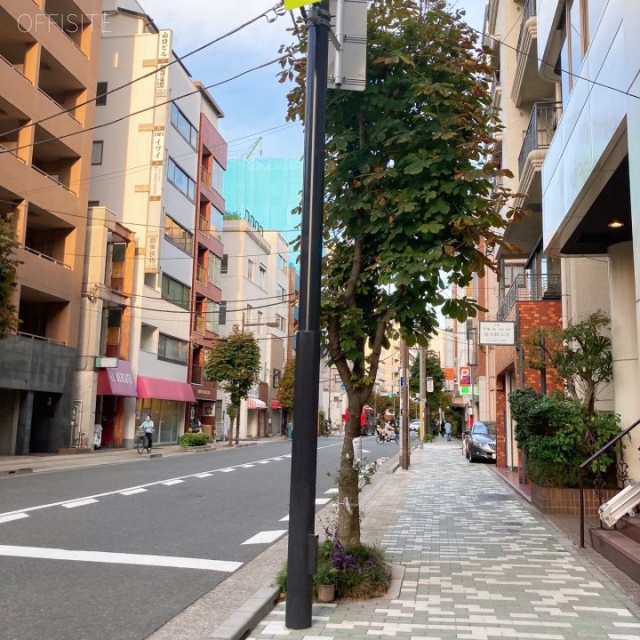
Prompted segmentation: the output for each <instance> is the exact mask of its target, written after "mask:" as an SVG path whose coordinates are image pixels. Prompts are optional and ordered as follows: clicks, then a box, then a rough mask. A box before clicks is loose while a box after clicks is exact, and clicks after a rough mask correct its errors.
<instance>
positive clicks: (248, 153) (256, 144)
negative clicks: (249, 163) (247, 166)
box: [244, 136, 262, 160]
mask: <svg viewBox="0 0 640 640" xmlns="http://www.w3.org/2000/svg"><path fill="white" fill-rule="evenodd" d="M261 140H262V136H260V137H259V138H258V139H257V140H256V141H255V142H254V143H253V144H252V145H251V149H249V151H247V155H246V156H245V157H244V159H245V160H248V159H249V158H250V157H251V154H252V153H253V152H254V151H255V150H256V147H257V146H258V145H259V144H260V141H261Z"/></svg>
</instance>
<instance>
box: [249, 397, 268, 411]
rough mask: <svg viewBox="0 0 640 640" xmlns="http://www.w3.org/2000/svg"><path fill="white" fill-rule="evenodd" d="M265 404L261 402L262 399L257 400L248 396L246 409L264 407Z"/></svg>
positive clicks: (265, 406)
mask: <svg viewBox="0 0 640 640" xmlns="http://www.w3.org/2000/svg"><path fill="white" fill-rule="evenodd" d="M266 408H267V405H266V404H265V403H264V402H262V400H258V398H249V399H248V400H247V409H266Z"/></svg>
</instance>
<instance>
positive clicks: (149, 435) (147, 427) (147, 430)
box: [140, 413, 156, 451]
mask: <svg viewBox="0 0 640 640" xmlns="http://www.w3.org/2000/svg"><path fill="white" fill-rule="evenodd" d="M140 428H141V429H142V430H143V431H144V435H145V438H146V439H147V449H149V451H151V447H152V446H153V432H154V431H155V429H156V427H155V425H154V424H153V420H152V419H151V415H150V414H149V413H147V417H146V418H145V420H144V422H143V423H142V424H141V425H140Z"/></svg>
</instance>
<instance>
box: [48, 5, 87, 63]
mask: <svg viewBox="0 0 640 640" xmlns="http://www.w3.org/2000/svg"><path fill="white" fill-rule="evenodd" d="M44 11H45V13H46V14H47V16H48V18H49V20H50V22H51V24H53V25H55V26H56V27H57V28H58V29H59V30H60V31H61V32H62V33H63V34H64V36H65V37H66V38H67V39H68V40H70V41H71V42H72V43H73V45H74V46H76V47H77V48H78V49H79V50H80V51H82V52H83V53H84V54H85V55H86V53H85V52H84V51H83V39H84V40H85V41H88V38H87V37H86V36H85V34H86V32H87V29H88V28H89V26H90V24H91V21H90V20H89V18H88V17H87V16H85V15H84V14H83V12H82V11H81V10H80V9H79V8H78V6H77V5H76V4H75V3H74V2H73V1H72V0H46V2H45V5H44ZM87 43H88V42H87Z"/></svg>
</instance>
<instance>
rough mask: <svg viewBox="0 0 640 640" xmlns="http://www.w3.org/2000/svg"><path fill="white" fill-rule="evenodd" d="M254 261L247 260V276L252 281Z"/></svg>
mask: <svg viewBox="0 0 640 640" xmlns="http://www.w3.org/2000/svg"><path fill="white" fill-rule="evenodd" d="M255 268H256V263H255V262H254V261H253V260H247V278H249V280H251V282H253V278H254V277H255Z"/></svg>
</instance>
